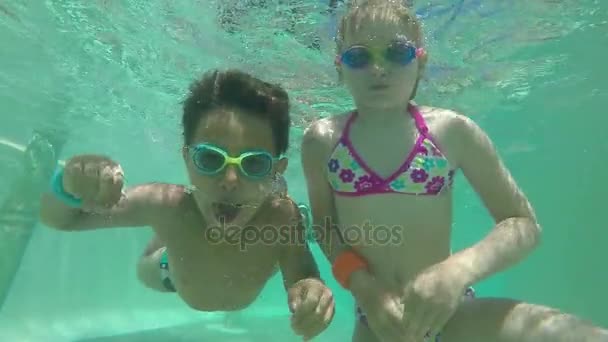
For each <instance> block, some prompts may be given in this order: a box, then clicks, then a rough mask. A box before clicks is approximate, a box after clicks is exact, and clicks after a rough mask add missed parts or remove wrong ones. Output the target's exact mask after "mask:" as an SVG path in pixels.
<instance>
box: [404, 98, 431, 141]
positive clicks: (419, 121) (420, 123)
mask: <svg viewBox="0 0 608 342" xmlns="http://www.w3.org/2000/svg"><path fill="white" fill-rule="evenodd" d="M407 107H408V109H409V112H410V114H411V115H412V117H414V121H416V128H418V130H419V131H420V132H421V133H422V134H426V133H428V131H429V128H428V127H427V126H426V122H424V118H423V117H422V114H420V111H419V110H418V107H416V106H415V105H413V104H412V103H411V102H410V103H409V104H408V106H407Z"/></svg>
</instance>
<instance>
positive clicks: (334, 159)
mask: <svg viewBox="0 0 608 342" xmlns="http://www.w3.org/2000/svg"><path fill="white" fill-rule="evenodd" d="M422 42H423V38H422V35H421V29H420V23H419V22H418V21H417V19H416V17H415V15H414V14H412V12H411V11H410V10H409V9H408V8H407V7H406V6H403V5H401V4H399V3H397V2H389V1H374V0H369V1H366V2H363V3H361V4H358V5H356V6H352V7H351V8H350V9H349V11H348V12H347V13H346V14H345V16H344V17H343V18H342V21H341V23H340V27H339V33H338V36H337V38H336V43H337V57H336V60H335V61H336V67H337V70H338V73H339V76H340V79H341V80H342V81H343V82H344V84H345V85H346V86H347V88H348V90H349V92H350V93H351V95H352V96H353V100H354V103H355V105H356V110H353V111H352V112H348V113H345V114H343V115H338V116H334V117H330V118H325V119H321V120H319V121H317V122H315V123H313V124H312V125H311V126H310V127H309V128H308V129H307V131H306V133H305V136H304V139H303V146H302V163H303V167H304V172H305V175H306V180H307V184H308V193H309V196H310V204H311V209H312V214H313V222H314V224H315V226H316V227H322V230H320V231H317V234H321V235H323V236H330V237H332V238H331V239H330V238H324V239H321V240H322V241H319V243H320V245H321V247H322V249H323V252H324V253H325V255H326V256H327V258H328V259H329V261H330V263H332V266H333V268H332V270H333V273H334V275H335V277H336V279H337V280H338V282H339V283H340V284H341V285H342V286H343V287H345V288H346V289H348V290H350V292H351V293H352V294H353V296H354V299H355V301H356V302H357V317H358V319H357V322H356V326H355V332H354V335H353V341H422V340H424V341H442V342H452V341H467V342H470V341H484V342H487V341H518V342H521V341H552V342H555V341H600V340H602V341H606V340H608V331H606V330H602V329H599V328H596V327H593V326H591V325H588V324H586V323H583V322H581V321H580V320H579V319H577V318H575V317H573V316H570V315H566V314H563V313H560V312H558V311H556V310H554V309H551V308H547V307H543V306H538V305H532V304H527V303H522V302H518V301H515V300H511V299H498V298H486V299H476V298H474V297H475V296H474V291H473V290H472V288H471V286H472V285H473V284H475V283H477V282H479V281H481V280H484V279H486V278H487V277H489V276H491V275H493V274H495V273H497V272H500V271H503V270H505V269H506V268H508V267H510V266H512V265H514V264H515V263H517V262H519V261H521V260H522V259H523V258H524V257H526V256H527V255H528V254H529V253H530V252H531V251H532V250H533V249H534V248H535V247H536V246H537V244H538V242H539V239H540V235H541V228H540V226H539V224H538V223H537V221H536V217H535V215H534V211H533V209H532V207H531V206H530V204H529V202H528V200H527V198H526V197H525V195H524V194H523V193H522V191H521V190H520V189H519V188H518V186H517V184H516V183H515V181H514V180H513V178H512V177H511V175H510V173H509V171H508V170H507V169H506V168H505V166H504V164H503V162H502V161H501V159H500V157H499V156H498V155H497V152H496V150H495V148H494V146H493V144H492V141H491V140H490V139H489V138H488V136H487V135H486V133H485V132H484V131H483V130H482V129H480V128H479V126H478V125H477V124H475V123H474V122H473V121H471V120H470V119H469V118H467V117H466V116H464V115H461V114H459V113H456V112H454V111H452V110H447V109H440V108H433V107H428V106H419V105H417V104H415V103H414V102H413V99H414V97H415V95H416V89H417V87H418V82H419V80H420V78H421V77H422V72H423V70H424V66H425V63H426V61H427V55H426V52H425V50H424V49H423V48H422ZM458 170H461V171H462V172H463V174H464V176H465V178H466V179H467V180H468V182H469V183H470V184H471V185H472V187H473V188H474V189H475V191H476V192H477V193H478V194H479V195H480V197H481V199H482V201H483V203H484V204H485V206H486V207H487V209H488V210H489V212H490V213H491V215H492V216H493V218H494V220H495V223H496V225H495V226H494V229H493V230H492V231H491V232H490V234H488V236H487V237H486V238H484V239H483V240H481V241H480V242H478V243H477V244H475V245H473V246H471V247H469V248H467V249H465V250H463V251H460V252H458V253H455V254H452V253H451V251H450V236H451V225H452V191H451V187H452V182H453V179H454V174H455V172H456V171H458ZM334 223H336V225H334ZM332 227H338V228H337V229H332ZM386 227H392V228H390V229H389V230H386V229H385V228H386ZM387 234H388V237H387Z"/></svg>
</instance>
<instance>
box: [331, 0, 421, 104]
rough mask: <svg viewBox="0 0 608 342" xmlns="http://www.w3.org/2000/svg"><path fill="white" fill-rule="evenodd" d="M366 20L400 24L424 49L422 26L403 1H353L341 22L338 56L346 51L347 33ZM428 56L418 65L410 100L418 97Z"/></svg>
mask: <svg viewBox="0 0 608 342" xmlns="http://www.w3.org/2000/svg"><path fill="white" fill-rule="evenodd" d="M366 20H372V21H374V20H382V21H389V22H394V23H398V24H400V25H401V26H402V27H403V31H404V32H406V31H407V32H410V33H412V34H413V35H414V37H409V38H410V39H412V43H414V45H416V47H423V45H424V38H423V34H422V24H421V23H420V21H419V20H418V18H417V17H416V14H415V13H414V11H413V9H412V8H411V7H407V6H406V5H404V4H403V3H402V0H352V1H351V2H350V3H349V5H348V10H347V12H346V14H345V15H344V16H343V17H342V19H341V20H340V23H339V26H338V32H337V34H336V40H335V41H336V54H338V55H339V54H341V53H342V52H343V50H344V48H345V47H344V38H345V36H346V32H348V33H349V34H353V33H354V32H356V31H357V30H358V29H359V28H360V27H361V25H362V24H363V22H364V21H366ZM426 60H427V59H426V56H425V58H423V59H421V60H420V62H419V64H418V68H419V70H418V79H417V80H416V84H415V85H414V90H413V91H412V94H411V95H410V100H411V99H413V98H414V97H416V93H417V92H418V84H419V82H420V78H421V77H422V73H423V71H424V68H425V66H426ZM337 71H338V78H339V80H340V81H342V73H341V71H340V69H337Z"/></svg>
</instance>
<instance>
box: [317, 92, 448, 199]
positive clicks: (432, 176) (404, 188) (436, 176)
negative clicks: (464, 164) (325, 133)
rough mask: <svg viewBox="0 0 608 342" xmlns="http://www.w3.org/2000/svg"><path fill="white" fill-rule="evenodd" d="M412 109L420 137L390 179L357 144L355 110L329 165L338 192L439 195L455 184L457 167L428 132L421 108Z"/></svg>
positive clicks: (345, 193)
mask: <svg viewBox="0 0 608 342" xmlns="http://www.w3.org/2000/svg"><path fill="white" fill-rule="evenodd" d="M408 111H409V112H410V114H411V115H412V117H413V118H414V120H415V122H416V128H417V129H418V132H419V136H418V138H417V139H416V143H415V144H414V147H413V148H412V150H411V151H410V153H409V155H408V157H407V158H406V160H405V161H404V162H403V164H402V165H401V167H399V169H397V170H396V171H395V172H394V173H393V174H392V175H390V176H389V177H388V178H382V177H380V176H379V175H378V174H377V173H376V172H374V171H373V170H372V169H371V168H370V167H369V166H368V165H367V164H366V163H365V161H364V160H363V159H362V158H361V156H359V154H358V153H357V151H356V150H355V148H354V147H353V145H352V142H351V141H350V138H349V131H350V127H351V125H352V123H353V122H354V120H355V119H356V117H357V115H356V114H357V113H356V112H353V113H351V115H350V117H349V118H348V121H347V122H346V125H345V127H344V131H343V132H342V136H341V137H340V140H339V141H338V143H337V144H336V146H335V148H334V150H333V152H332V154H331V156H330V158H329V162H328V164H327V167H328V177H329V182H330V184H331V187H332V188H333V190H334V192H335V193H336V194H339V195H343V196H365V195H372V194H384V193H399V194H410V195H439V194H440V193H441V192H442V191H443V190H446V189H448V188H449V187H451V186H452V183H453V178H454V172H455V169H453V168H451V166H450V163H449V161H448V160H447V158H446V157H445V156H444V155H443V153H442V152H441V150H439V148H438V146H437V144H436V143H435V142H434V141H433V138H432V137H431V136H430V134H429V133H428V127H427V126H426V123H425V121H424V118H423V117H422V115H421V114H420V111H419V110H418V108H416V106H414V105H413V104H409V106H408Z"/></svg>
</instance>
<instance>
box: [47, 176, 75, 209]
mask: <svg viewBox="0 0 608 342" xmlns="http://www.w3.org/2000/svg"><path fill="white" fill-rule="evenodd" d="M51 191H52V192H53V194H54V195H55V196H57V198H59V199H60V200H61V201H62V202H63V203H65V204H67V205H69V206H70V207H72V208H80V207H81V206H82V200H81V199H79V198H76V197H74V196H72V195H71V194H69V193H67V192H66V191H65V189H64V188H63V167H61V166H57V168H56V169H55V174H53V178H52V180H51Z"/></svg>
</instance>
